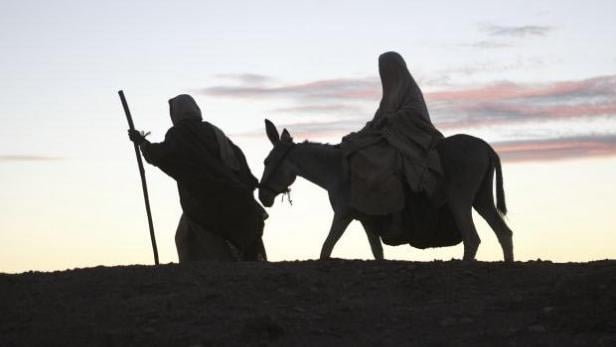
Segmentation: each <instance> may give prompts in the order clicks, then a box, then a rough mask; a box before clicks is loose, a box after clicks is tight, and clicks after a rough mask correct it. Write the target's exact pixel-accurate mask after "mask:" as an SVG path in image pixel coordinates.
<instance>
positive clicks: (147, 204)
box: [118, 90, 158, 265]
mask: <svg viewBox="0 0 616 347" xmlns="http://www.w3.org/2000/svg"><path fill="white" fill-rule="evenodd" d="M118 94H119V95H120V100H122V107H123V108H124V113H125V114H126V120H127V121H128V128H129V129H130V130H135V125H134V124H133V117H132V116H131V115H130V110H129V109H128V104H127V103H126V98H125V97H124V91H122V90H120V91H118ZM134 145H135V155H136V156H137V165H138V166H139V174H140V175H141V188H143V198H144V199H145V211H146V212H147V214H148V225H149V226H150V239H152V250H153V251H154V263H155V264H156V265H158V249H157V248H156V237H155V236H154V224H152V211H150V198H149V197H148V186H147V184H146V182H145V170H144V169H143V161H142V160H141V152H140V151H139V146H138V145H137V144H136V143H135V144H134Z"/></svg>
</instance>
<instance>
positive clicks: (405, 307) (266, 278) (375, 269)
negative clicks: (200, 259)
mask: <svg viewBox="0 0 616 347" xmlns="http://www.w3.org/2000/svg"><path fill="white" fill-rule="evenodd" d="M31 345H46V346H50V345H51V346H54V345H56V346H66V345H79V346H84V345H93V346H110V345H148V346H154V345H172V346H220V345H242V346H257V345H280V346H289V345H292V346H293V345H302V346H342V345H349V346H357V345H366V346H392V345H421V346H448V345H455V346H564V345H587V346H616V261H600V262H592V263H583V264H579V263H568V264H553V263H550V262H541V261H537V262H527V263H515V264H503V263H481V262H479V263H475V264H464V263H461V262H458V261H449V262H429V263H417V262H398V261H380V262H377V261H350V260H332V261H327V262H320V261H303V262H280V263H227V264H223V263H198V264H187V265H184V264H182V265H178V264H168V265H161V266H158V267H154V266H121V267H96V268H88V269H76V270H71V271H62V272H53V273H40V272H29V273H23V274H18V275H7V274H0V346H31Z"/></svg>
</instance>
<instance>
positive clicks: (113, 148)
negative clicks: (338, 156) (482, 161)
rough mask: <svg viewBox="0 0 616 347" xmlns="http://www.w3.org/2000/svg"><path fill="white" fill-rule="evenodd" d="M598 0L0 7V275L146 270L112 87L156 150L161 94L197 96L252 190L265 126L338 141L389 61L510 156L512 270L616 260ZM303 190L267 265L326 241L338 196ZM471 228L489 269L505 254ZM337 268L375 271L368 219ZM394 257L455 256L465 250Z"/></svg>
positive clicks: (366, 115)
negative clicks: (239, 155) (589, 0)
mask: <svg viewBox="0 0 616 347" xmlns="http://www.w3.org/2000/svg"><path fill="white" fill-rule="evenodd" d="M593 4H594V6H588V5H587V4H582V3H578V2H575V1H546V2H542V3H540V4H537V3H536V2H532V1H522V2H516V3H512V2H508V1H498V2H491V1H473V2H472V4H471V5H469V4H465V5H462V4H451V3H447V2H446V1H434V2H431V3H429V4H427V3H423V2H422V3H420V2H416V1H412V2H408V1H390V2H388V5H390V6H383V5H382V4H379V3H378V2H374V1H340V2H336V3H335V4H332V3H328V2H326V1H314V2H299V3H293V4H289V3H286V2H283V1H263V2H260V3H259V4H244V3H242V2H241V1H229V2H225V3H216V4H214V3H210V2H205V3H204V2H199V1H185V2H182V3H181V4H169V3H166V2H163V1H154V2H133V3H129V4H126V3H124V2H120V1H109V2H106V3H104V4H101V3H93V2H77V1H61V2H54V3H53V4H52V3H48V2H45V1H7V2H3V3H2V4H1V5H0V10H1V13H2V14H0V17H1V18H2V20H1V21H0V32H2V34H1V35H2V38H1V39H0V45H2V47H3V51H4V52H7V54H4V55H2V56H1V57H0V74H1V75H2V76H3V78H2V81H1V82H0V88H1V93H0V103H1V104H2V105H3V112H2V114H1V115H0V117H1V118H0V119H1V120H2V127H1V128H0V172H1V175H2V176H1V178H2V180H1V181H0V182H2V183H1V186H0V187H1V189H2V191H3V194H2V200H1V201H0V211H2V212H0V272H7V273H15V272H23V271H29V270H37V271H52V270H63V269H69V268H78V267H79V268H80V267H89V266H97V265H105V266H113V265H126V264H152V263H153V261H152V250H151V247H150V240H149V236H148V227H147V219H146V214H145V209H144V207H143V200H142V199H143V198H142V193H141V187H140V182H139V173H138V171H137V167H136V164H135V158H134V151H133V148H132V143H131V142H130V141H129V140H128V138H127V136H126V129H127V128H128V126H127V124H126V119H125V116H124V114H123V111H122V107H121V104H120V100H119V98H118V96H117V91H118V90H124V92H125V93H126V97H127V100H128V104H129V106H130V109H131V112H132V115H133V119H134V121H135V125H136V128H137V129H139V130H145V131H151V133H152V135H151V136H150V137H149V139H150V141H161V140H162V139H163V137H164V134H165V132H166V131H167V129H168V128H169V127H170V126H171V121H170V119H169V115H168V104H167V100H168V99H170V98H172V97H173V96H175V95H177V94H182V93H188V94H191V95H192V96H193V97H194V98H195V100H196V101H197V103H198V104H199V106H200V107H201V109H202V110H203V115H204V120H206V121H210V122H212V123H213V124H215V125H217V126H218V127H220V128H221V129H222V130H223V131H224V132H225V133H226V134H227V135H228V136H229V137H230V139H231V140H232V141H233V142H235V143H236V144H237V145H238V146H239V147H240V148H241V149H242V150H243V151H244V153H245V155H246V157H247V160H248V163H249V165H250V168H251V170H252V172H253V174H254V175H255V176H256V177H260V176H261V172H262V169H263V164H262V161H263V159H264V158H265V156H266V155H267V153H268V152H269V150H270V148H271V144H270V142H269V140H268V139H267V137H266V136H265V131H264V125H263V120H264V119H265V118H268V119H270V120H272V121H273V122H274V123H275V124H276V125H277V126H278V127H279V129H282V128H283V127H284V128H287V129H288V131H289V132H290V133H291V135H292V136H293V137H294V139H295V140H296V141H302V140H311V141H320V142H329V143H338V142H339V141H340V139H341V137H342V136H344V135H345V134H347V133H349V132H351V131H356V130H359V129H360V128H361V127H362V126H363V125H364V124H365V122H367V121H369V120H370V119H371V118H372V116H373V114H374V111H375V110H376V108H377V105H378V102H379V100H380V94H381V90H380V81H379V79H378V66H377V59H378V56H379V55H380V54H381V53H383V52H386V51H390V50H393V51H397V52H399V53H400V54H401V55H402V56H403V57H404V59H405V60H406V63H407V65H408V66H409V70H410V72H411V74H412V75H413V76H414V78H415V79H416V80H417V82H418V84H419V86H420V87H421V89H422V90H423V92H424V95H425V96H426V101H427V104H428V109H429V110H430V114H431V117H432V121H433V122H434V124H435V126H436V127H437V128H438V129H440V130H441V131H442V132H443V133H444V134H445V135H446V136H448V135H453V134H456V133H468V134H471V135H474V136H477V137H481V138H482V139H484V140H486V141H487V142H489V143H490V144H491V145H493V146H494V148H495V149H496V150H497V151H498V153H499V155H500V156H501V159H502V161H503V175H504V187H505V196H506V198H507V205H508V207H509V214H508V217H507V223H508V224H509V226H510V227H511V229H512V230H513V232H514V235H513V237H514V253H515V256H516V260H520V261H524V260H534V259H543V260H550V261H554V262H586V261H593V260H602V259H616V247H614V246H613V245H615V244H616V234H615V233H614V225H616V217H615V216H614V214H613V210H614V207H615V206H616V184H615V183H614V179H613V178H614V177H616V46H614V45H613V42H616V24H615V23H614V22H613V18H612V14H613V13H616V3H614V2H610V1H596V2H593ZM572 13H574V14H575V16H573V15H571V14H572ZM69 14H70V15H69ZM145 170H146V176H147V180H148V190H149V191H150V203H151V206H152V213H153V217H154V229H155V232H156V239H157V243H158V249H159V254H160V259H161V263H169V262H177V253H176V250H175V244H174V241H173V235H174V233H175V230H176V227H177V223H178V221H179V217H180V214H181V208H180V206H179V198H178V193H177V188H176V185H175V182H174V181H173V180H172V179H171V178H170V177H167V176H166V175H165V174H164V173H162V172H161V171H160V170H158V169H157V168H155V167H153V166H150V165H147V164H146V168H145ZM292 189H293V206H289V204H288V203H284V204H283V203H281V202H280V200H279V199H277V201H276V203H275V205H274V207H273V208H271V209H268V213H269V215H270V218H269V219H268V220H267V221H266V225H265V230H264V242H265V246H266V249H267V252H268V256H269V257H270V260H271V261H282V260H304V259H317V258H318V255H319V252H320V248H321V245H322V242H323V241H324V239H325V237H326V235H327V232H328V230H329V224H330V221H331V216H332V212H331V208H330V207H329V202H328V201H327V195H326V192H325V191H324V190H321V189H320V188H318V187H317V186H315V185H313V184H311V183H309V182H307V181H305V180H303V179H298V181H297V182H296V183H295V184H294V185H293V186H292ZM473 216H474V221H475V223H476V225H477V229H478V233H479V236H480V237H481V240H482V243H481V245H480V246H479V251H478V256H477V259H478V260H482V261H500V260H501V259H502V253H501V249H500V246H499V245H498V242H497V240H496V237H495V235H494V233H493V232H492V231H491V230H490V229H489V227H487V225H486V223H485V222H484V221H483V220H482V219H481V218H480V217H479V216H478V215H477V214H476V213H474V214H473ZM332 256H333V257H338V258H350V259H371V258H372V255H371V253H370V249H369V245H368V242H367V239H366V237H365V235H364V233H363V231H362V230H361V227H360V226H359V225H358V223H356V222H353V223H352V224H351V226H350V227H349V228H348V229H347V232H345V234H344V236H343V237H342V239H341V240H340V241H339V243H338V244H337V246H336V248H335V249H334V252H333V254H332ZM385 257H386V259H388V260H413V261H427V260H448V259H451V258H456V259H461V257H462V247H461V245H458V246H455V247H448V248H440V249H430V250H418V249H414V248H411V247H408V246H397V247H385Z"/></svg>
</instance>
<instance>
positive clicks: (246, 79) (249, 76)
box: [215, 73, 272, 84]
mask: <svg viewBox="0 0 616 347" xmlns="http://www.w3.org/2000/svg"><path fill="white" fill-rule="evenodd" d="M215 77H217V78H222V79H227V80H232V81H235V82H239V83H244V84H262V83H266V82H270V81H271V80H272V78H271V77H270V76H265V75H259V74H254V73H240V74H218V75H215Z"/></svg>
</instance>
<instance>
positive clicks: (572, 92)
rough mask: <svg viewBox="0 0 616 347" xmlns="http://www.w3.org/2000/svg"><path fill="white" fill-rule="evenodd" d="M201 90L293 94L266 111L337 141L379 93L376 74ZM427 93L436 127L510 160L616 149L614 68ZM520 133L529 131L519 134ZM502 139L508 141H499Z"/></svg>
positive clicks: (311, 134)
mask: <svg viewBox="0 0 616 347" xmlns="http://www.w3.org/2000/svg"><path fill="white" fill-rule="evenodd" d="M204 91H205V92H206V93H209V94H211V95H217V96H220V97H232V98H239V99H251V98H255V97H260V98H270V99H272V100H279V101H280V102H287V103H288V102H289V101H290V102H291V105H289V106H285V107H280V108H276V109H273V110H270V112H271V113H273V116H274V117H278V116H282V117H284V119H285V120H286V121H285V122H281V123H284V124H281V126H282V127H287V128H288V129H289V130H290V131H291V133H292V134H293V135H294V136H295V137H296V138H298V139H315V140H317V139H327V140H332V139H336V140H339V139H340V138H341V137H342V136H343V135H344V134H347V133H349V132H351V131H356V130H358V129H360V128H361V127H362V126H363V125H364V124H365V122H366V121H368V120H370V118H372V114H373V112H374V108H375V107H376V106H377V103H378V99H379V97H380V94H381V91H380V83H379V81H378V79H376V78H357V79H353V78H339V79H328V80H316V81H308V82H304V83H292V84H280V85H271V83H269V84H265V85H262V86H248V85H239V86H224V85H221V86H215V87H210V88H206V89H204ZM425 96H426V100H427V103H428V108H429V110H430V113H431V115H432V120H433V122H434V123H435V125H436V126H437V128H439V129H442V130H443V131H445V132H447V133H456V132H470V133H477V132H479V133H483V134H484V136H487V137H489V138H491V139H500V141H501V142H500V143H498V148H499V149H501V150H502V151H503V153H504V156H505V157H506V159H507V160H510V161H524V160H526V161H528V160H548V159H565V158H574V157H576V158H577V157H586V156H605V155H612V154H613V153H614V145H613V144H614V139H613V137H610V136H616V127H614V124H616V75H605V76H597V77H592V78H586V79H580V80H562V81H554V82H544V83H516V82H512V81H497V82H493V83H487V84H483V85H467V86H447V87H445V88H442V89H437V90H432V91H430V92H427V93H425ZM294 117H295V118H294ZM593 127H594V128H593ZM593 131H599V132H598V133H600V134H601V135H596V134H597V132H594V133H593ZM240 135H241V136H251V137H252V136H257V137H260V136H263V132H262V130H261V129H258V130H256V131H254V132H249V133H244V134H240ZM521 135H526V136H528V137H533V136H534V137H533V139H520V138H519V137H520V136H521ZM538 136H539V137H540V138H537V137H538ZM605 136H608V137H605ZM506 139H509V140H510V141H509V142H502V141H504V140H506ZM511 139H513V140H511Z"/></svg>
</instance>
